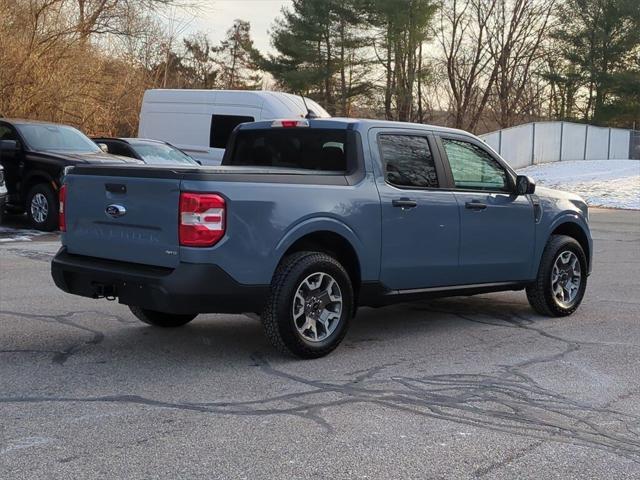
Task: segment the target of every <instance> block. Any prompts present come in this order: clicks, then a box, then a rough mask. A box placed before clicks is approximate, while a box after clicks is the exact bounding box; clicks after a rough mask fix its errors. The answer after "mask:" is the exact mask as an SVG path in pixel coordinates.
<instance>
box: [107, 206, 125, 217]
mask: <svg viewBox="0 0 640 480" xmlns="http://www.w3.org/2000/svg"><path fill="white" fill-rule="evenodd" d="M104 211H105V213H106V214H107V215H108V216H110V217H112V218H118V217H122V216H123V215H125V214H126V213H127V209H126V208H124V207H123V206H122V205H115V204H112V205H107V208H105V209H104Z"/></svg>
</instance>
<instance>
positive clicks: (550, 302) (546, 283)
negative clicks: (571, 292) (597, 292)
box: [527, 235, 587, 317]
mask: <svg viewBox="0 0 640 480" xmlns="http://www.w3.org/2000/svg"><path fill="white" fill-rule="evenodd" d="M566 251H569V252H573V253H574V254H575V255H576V257H577V258H578V261H579V262H580V269H581V279H580V285H579V287H578V292H577V294H576V296H575V298H574V299H573V300H572V301H571V302H570V304H568V305H565V306H563V305H561V304H560V303H558V301H557V300H556V298H555V296H554V294H553V289H552V281H551V275H552V270H553V266H554V264H555V262H556V259H557V258H558V256H559V255H560V254H561V253H563V252H566ZM586 288H587V256H586V255H585V253H584V250H583V249H582V247H581V246H580V244H579V243H578V242H577V241H576V240H575V239H574V238H572V237H568V236H566V235H552V236H551V238H550V239H549V241H548V242H547V245H546V247H545V249H544V252H543V254H542V259H541V260H540V267H539V268H538V275H537V277H536V280H535V282H533V283H531V284H530V285H528V286H527V300H529V304H530V305H531V306H532V307H533V309H534V310H535V311H536V312H538V313H539V314H541V315H546V316H549V317H566V316H567V315H571V314H572V313H573V312H575V311H576V309H577V308H578V307H579V306H580V303H581V302H582V298H583V297H584V292H585V290H586Z"/></svg>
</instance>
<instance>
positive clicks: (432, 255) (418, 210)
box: [369, 129, 459, 290]
mask: <svg viewBox="0 0 640 480" xmlns="http://www.w3.org/2000/svg"><path fill="white" fill-rule="evenodd" d="M369 135H370V137H369V138H370V146H371V152H372V155H373V157H374V158H375V157H377V160H378V161H377V162H374V165H375V166H376V168H381V171H379V172H377V175H376V183H377V186H378V191H379V193H380V200H381V206H382V239H381V240H382V249H381V271H380V277H381V281H382V283H383V284H384V285H385V286H386V287H388V288H391V289H394V290H410V289H419V288H428V287H435V286H442V285H450V284H451V283H453V282H455V279H456V274H457V267H458V236H459V219H458V206H457V203H456V198H455V196H454V194H453V192H450V191H446V190H444V189H441V188H440V185H441V181H442V179H443V178H444V170H443V167H442V164H441V163H440V161H439V158H438V157H437V155H434V154H433V153H434V147H435V144H434V141H433V137H432V136H431V135H430V134H429V132H426V131H424V130H398V129H395V130H386V129H373V130H371V131H370V134H369Z"/></svg>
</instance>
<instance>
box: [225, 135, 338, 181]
mask: <svg viewBox="0 0 640 480" xmlns="http://www.w3.org/2000/svg"><path fill="white" fill-rule="evenodd" d="M347 150H348V149H347V132H346V130H333V129H324V128H317V129H315V128H268V129H260V130H240V132H238V135H237V136H236V139H235V144H234V148H233V154H232V155H231V156H230V158H228V159H225V160H224V161H223V165H242V166H252V167H281V168H296V169H305V170H319V171H328V172H333V171H340V172H344V171H346V170H347V153H348V152H347Z"/></svg>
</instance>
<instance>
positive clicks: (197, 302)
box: [51, 247, 269, 313]
mask: <svg viewBox="0 0 640 480" xmlns="http://www.w3.org/2000/svg"><path fill="white" fill-rule="evenodd" d="M51 276H52V277H53V281H54V282H55V284H56V285H57V286H58V288H60V289H61V290H63V291H65V292H67V293H71V294H74V295H80V296H83V297H90V298H104V297H107V298H110V297H114V298H117V299H118V301H119V302H120V303H123V304H126V305H136V306H139V307H142V308H148V309H151V310H157V311H160V312H167V313H244V312H257V313H259V312H261V311H262V309H263V306H264V302H265V299H266V296H267V294H268V292H269V286H268V285H243V284H240V283H238V282H236V281H235V280H234V279H233V278H231V277H230V276H229V275H228V274H227V273H226V272H225V271H224V270H222V269H221V268H220V267H218V266H217V265H210V264H194V263H180V264H179V265H178V267H177V268H163V267H153V266H147V265H140V264H134V263H129V262H119V261H115V260H105V259H101V258H94V257H86V256H81V255H72V254H70V253H67V251H66V248H65V247H62V248H61V249H60V250H59V251H58V253H57V254H56V256H55V258H54V259H53V261H52V262H51Z"/></svg>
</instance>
